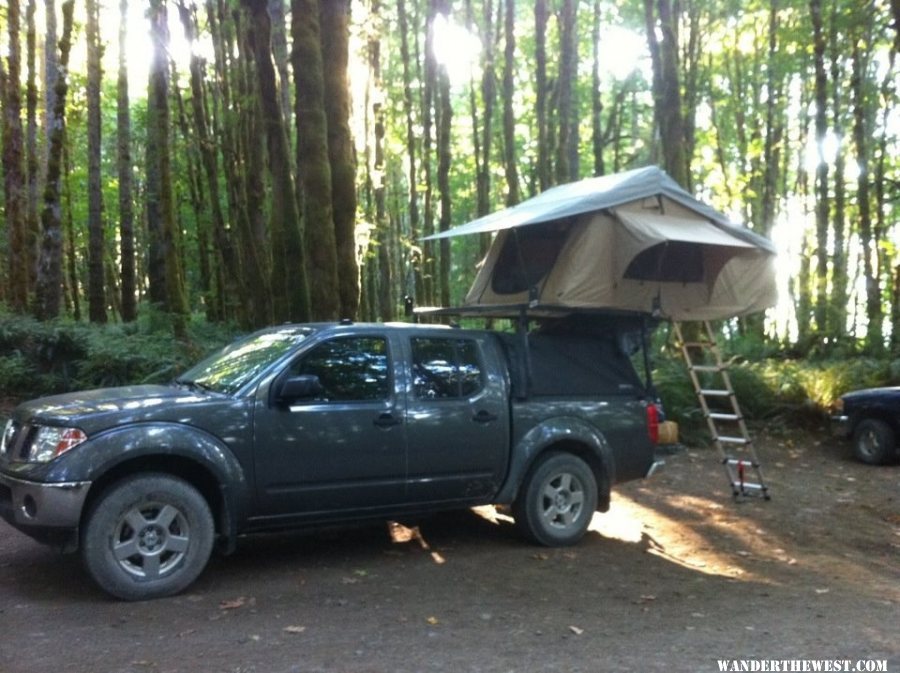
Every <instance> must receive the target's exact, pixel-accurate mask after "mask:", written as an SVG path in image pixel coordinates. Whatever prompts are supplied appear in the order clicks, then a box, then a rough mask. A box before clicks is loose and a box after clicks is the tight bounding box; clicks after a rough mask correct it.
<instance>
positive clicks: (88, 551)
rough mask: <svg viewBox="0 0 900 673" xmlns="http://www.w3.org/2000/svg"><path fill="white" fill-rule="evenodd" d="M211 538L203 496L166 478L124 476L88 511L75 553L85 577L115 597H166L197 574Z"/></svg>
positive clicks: (212, 527) (212, 528) (210, 521)
mask: <svg viewBox="0 0 900 673" xmlns="http://www.w3.org/2000/svg"><path fill="white" fill-rule="evenodd" d="M214 537H215V524H214V523H213V518H212V514H211V513H210V509H209V505H208V504H207V502H206V500H205V499H204V497H203V496H202V495H201V494H200V493H199V492H198V491H197V489H195V488H194V487H193V486H191V485H190V484H189V483H187V482H186V481H184V480H182V479H179V478H177V477H173V476H170V475H166V474H142V475H135V476H132V477H129V478H127V479H125V480H123V481H121V482H119V483H117V484H114V485H113V486H112V487H110V488H109V489H108V490H107V491H105V492H104V493H103V494H102V495H101V496H100V497H99V498H98V499H97V500H96V502H94V504H93V506H92V507H91V509H90V512H89V513H88V516H87V519H86V522H85V525H84V527H83V534H82V540H81V554H82V558H83V560H84V563H85V566H86V567H87V570H88V573H90V575H91V577H92V578H93V579H94V581H95V582H97V584H98V585H100V587H101V588H102V589H103V590H104V591H106V592H108V593H109V594H112V595H113V596H115V597H116V598H121V599H124V600H131V601H133V600H146V599H149V598H160V597H162V596H171V595H172V594H176V593H178V592H179V591H181V590H183V589H184V588H186V587H187V586H188V585H189V584H190V583H191V582H193V581H194V580H195V579H196V578H197V576H198V575H200V573H201V572H202V571H203V568H204V567H205V566H206V562H207V561H208V560H209V556H210V553H211V552H212V547H213V538H214Z"/></svg>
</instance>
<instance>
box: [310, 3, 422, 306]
mask: <svg viewBox="0 0 900 673" xmlns="http://www.w3.org/2000/svg"><path fill="white" fill-rule="evenodd" d="M319 12H320V20H321V24H320V33H321V42H322V64H323V67H324V73H323V74H324V78H325V118H326V120H327V122H328V160H329V163H330V166H331V202H332V214H333V217H334V241H335V248H336V253H337V274H338V286H339V287H338V293H339V295H340V299H341V306H340V316H341V317H342V318H355V317H356V313H357V311H358V310H359V264H358V262H357V258H356V204H357V196H356V155H355V150H354V147H353V136H352V134H351V132H350V82H349V80H348V64H349V53H350V52H349V49H350V43H349V40H350V2H349V0H326V1H325V2H320V3H319ZM405 67H407V66H406V64H404V68H405Z"/></svg>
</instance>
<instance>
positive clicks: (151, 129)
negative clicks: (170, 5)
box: [146, 0, 188, 337]
mask: <svg viewBox="0 0 900 673" xmlns="http://www.w3.org/2000/svg"><path fill="white" fill-rule="evenodd" d="M167 14H168V13H167V12H166V8H165V4H164V0H150V11H149V17H150V38H151V41H152V44H153V51H152V55H151V60H150V75H149V90H148V94H147V160H146V161H147V229H148V232H149V234H150V256H149V257H150V258H149V271H150V298H151V300H152V301H153V302H155V303H157V304H159V305H160V307H161V308H162V309H163V310H165V311H166V312H168V313H169V314H170V315H171V317H172V320H173V327H174V330H175V334H176V336H177V337H182V336H183V335H184V330H185V328H186V319H187V313H188V307H187V297H186V296H185V293H184V282H183V279H182V272H181V264H180V259H179V254H178V249H177V239H176V231H175V211H174V203H173V197H172V163H171V156H170V150H169V128H170V126H171V123H170V114H169V73H168V62H167V59H166V55H167V53H168V45H169V28H168V18H167Z"/></svg>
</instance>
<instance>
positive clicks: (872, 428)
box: [853, 418, 896, 465]
mask: <svg viewBox="0 0 900 673" xmlns="http://www.w3.org/2000/svg"><path fill="white" fill-rule="evenodd" d="M895 450H896V444H895V441H894V431H893V430H891V426H889V425H888V424H887V423H885V422H884V421H880V420H878V419H876V418H866V419H864V420H862V421H860V423H859V425H857V426H856V430H855V431H854V432H853V453H854V455H855V456H856V457H857V458H858V459H859V460H861V461H862V462H864V463H868V464H869V465H882V464H883V463H887V462H888V461H889V460H890V459H891V457H892V456H893V455H894V451H895Z"/></svg>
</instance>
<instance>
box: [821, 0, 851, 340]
mask: <svg viewBox="0 0 900 673" xmlns="http://www.w3.org/2000/svg"><path fill="white" fill-rule="evenodd" d="M839 32H840V30H839V26H838V3H835V4H834V5H833V6H832V14H831V29H830V31H829V42H830V48H831V87H832V89H831V105H832V108H833V109H832V119H833V126H834V135H835V137H836V138H838V140H839V142H841V143H843V139H844V128H843V116H844V106H843V101H844V99H845V95H846V94H845V92H844V91H843V89H842V87H841V79H842V65H843V59H844V58H845V56H846V55H845V46H844V44H843V40H842V39H841V37H840V35H839ZM844 157H845V154H844V152H843V148H838V152H837V155H836V156H835V158H834V225H833V236H834V239H833V243H832V252H831V296H830V297H829V298H828V299H827V305H828V311H827V318H826V323H827V325H828V334H829V335H830V336H831V337H833V338H834V339H837V340H839V341H840V340H843V337H844V336H845V334H846V324H847V302H848V296H847V295H848V293H847V271H848V270H847V243H846V237H847V232H846V228H847V222H846V208H845V206H846V194H845V186H844V176H845V172H846V171H845V169H846V166H845V159H844Z"/></svg>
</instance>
